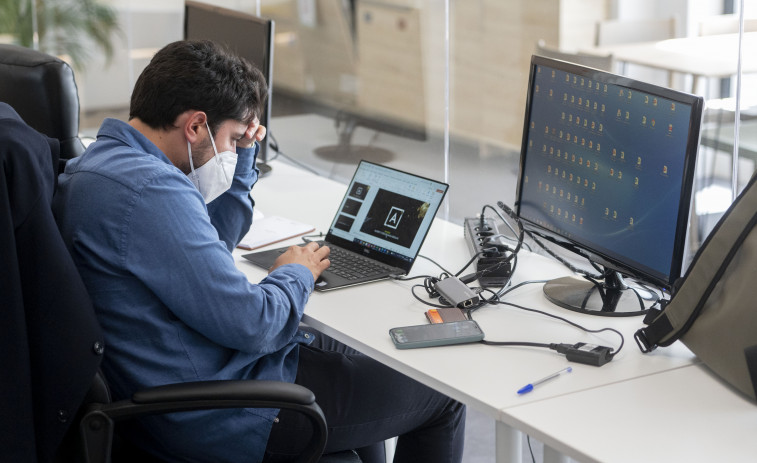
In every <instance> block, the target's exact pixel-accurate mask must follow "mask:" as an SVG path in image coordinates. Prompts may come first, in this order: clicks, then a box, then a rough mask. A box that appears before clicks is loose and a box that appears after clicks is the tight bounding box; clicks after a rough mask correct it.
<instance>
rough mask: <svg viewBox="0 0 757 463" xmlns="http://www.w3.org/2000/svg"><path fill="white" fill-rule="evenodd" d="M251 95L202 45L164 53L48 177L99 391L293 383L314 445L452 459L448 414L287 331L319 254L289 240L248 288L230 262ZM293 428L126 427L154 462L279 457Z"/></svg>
mask: <svg viewBox="0 0 757 463" xmlns="http://www.w3.org/2000/svg"><path fill="white" fill-rule="evenodd" d="M265 95H266V84H265V81H264V78H263V76H262V74H261V73H260V72H259V71H257V70H256V69H254V68H253V67H252V66H251V65H249V64H248V63H247V62H245V61H244V60H241V59H239V58H238V57H235V56H233V55H231V54H229V53H228V52H226V51H225V50H223V49H220V48H219V47H217V46H216V45H214V44H213V43H212V42H207V41H200V42H176V43H173V44H170V45H168V46H166V47H165V48H163V49H162V50H161V51H159V52H158V53H157V54H156V55H155V57H154V58H153V59H152V61H151V62H150V64H149V65H148V66H147V68H145V70H144V72H143V73H142V75H141V76H140V77H139V79H138V80H137V83H136V85H135V88H134V93H133V95H132V100H131V108H130V116H129V122H128V123H124V122H120V121H117V120H113V119H107V120H106V121H104V123H103V125H102V127H101V129H100V131H99V133H98V137H97V141H96V142H94V143H93V144H92V145H91V146H90V147H89V148H88V150H87V151H86V152H85V153H84V154H83V155H82V156H81V157H80V158H77V159H74V160H72V161H69V162H68V164H67V166H66V171H65V173H64V174H63V175H61V177H60V187H59V192H58V195H57V198H56V203H55V206H54V207H55V211H56V217H57V219H58V221H59V225H60V228H61V230H62V233H63V236H64V238H65V240H66V242H67V245H68V247H69V249H70V251H71V253H72V255H73V256H74V260H75V262H76V264H77V267H78V269H79V271H80V272H81V275H82V277H83V279H84V282H85V284H86V285H87V289H88V291H89V293H90V295H91V296H92V299H93V302H94V304H95V306H96V310H97V312H98V318H99V320H100V322H101V324H102V326H103V329H104V331H105V334H106V345H107V347H106V354H105V360H104V367H103V368H104V371H105V375H106V377H107V378H108V380H109V382H110V384H111V386H112V389H113V395H114V397H115V398H116V399H120V398H123V397H128V396H130V395H131V394H132V393H133V392H134V391H135V390H138V389H140V388H144V387H149V386H156V385H160V384H166V383H175V382H183V381H198V380H218V379H251V380H255V379H258V380H279V381H289V382H296V383H298V384H302V385H304V386H305V387H308V388H310V389H311V390H313V391H314V393H315V394H316V397H317V400H318V403H319V405H320V406H321V408H322V409H323V410H324V414H325V415H326V419H327V421H328V425H329V429H328V431H329V441H328V443H327V449H326V450H327V451H336V450H342V449H349V448H361V447H365V446H370V445H371V444H374V443H376V442H379V441H382V440H384V439H386V438H389V437H391V436H394V435H399V436H400V439H399V441H398V446H397V452H396V459H395V461H408V462H409V461H413V462H418V461H434V462H444V461H460V459H461V454H462V441H463V434H464V422H463V415H464V407H463V406H462V405H460V404H459V403H457V402H455V401H453V400H451V399H449V398H447V397H445V396H443V395H441V394H439V393H437V392H435V391H433V390H430V389H428V388H426V387H424V386H422V385H420V384H419V383H417V382H415V381H412V380H410V379H409V378H407V377H405V376H403V375H401V374H399V373H396V372H394V371H392V370H390V369H388V368H386V367H384V366H383V365H381V364H378V363H377V362H375V361H373V360H371V359H370V358H367V357H365V356H363V355H360V354H359V353H358V352H356V351H354V350H351V349H349V348H347V347H346V346H343V345H341V344H338V343H336V342H335V341H333V340H331V339H329V338H327V337H325V336H323V335H321V334H320V333H317V332H305V331H301V330H300V328H299V322H300V318H301V316H302V312H303V309H304V305H305V302H306V301H307V299H308V296H309V294H310V293H311V291H312V290H313V284H314V281H315V280H316V279H317V278H318V276H319V275H320V273H321V272H322V271H323V270H324V269H325V268H327V267H328V265H329V261H328V254H329V250H328V248H326V247H321V248H319V247H318V245H317V244H315V243H311V244H309V245H307V246H304V247H292V248H291V249H290V250H289V251H288V252H286V253H284V254H283V255H282V256H281V257H280V258H279V260H277V261H276V263H275V264H274V266H273V268H272V271H271V272H270V274H269V275H268V276H267V277H266V278H264V279H263V280H262V281H261V282H260V283H259V284H257V285H255V284H251V283H249V282H248V281H247V279H246V277H245V275H244V274H242V273H241V272H239V271H238V270H237V269H236V267H235V265H234V261H233V258H232V255H231V250H232V249H233V248H234V246H235V245H236V244H237V242H238V241H239V240H240V239H241V238H242V237H243V236H244V234H245V233H246V232H247V230H248V228H249V226H250V223H251V218H252V208H253V205H254V202H253V201H252V200H251V198H250V189H251V188H252V186H253V185H254V183H255V182H256V180H257V170H256V168H255V156H256V154H257V149H258V145H257V144H256V143H255V141H256V140H257V141H259V140H261V139H262V138H263V136H264V135H265V128H263V127H260V126H259V124H258V116H259V115H260V112H261V111H262V107H263V101H264V100H265ZM206 203H207V204H206ZM305 427H306V425H305V424H303V421H302V420H301V418H300V417H297V416H292V415H291V414H288V413H284V412H281V413H277V410H273V411H271V410H251V409H246V410H209V411H201V412H189V413H179V414H172V415H167V416H155V417H151V418H148V419H144V420H141V421H140V423H139V425H138V426H135V427H134V429H130V431H129V432H130V434H132V437H133V440H134V441H135V442H137V443H140V444H141V445H144V446H145V447H146V449H147V450H148V451H150V452H151V453H154V454H157V455H158V456H160V457H162V458H165V459H167V460H170V461H212V462H221V461H229V462H240V461H261V460H262V459H263V458H265V459H266V460H267V461H268V460H270V461H280V460H281V459H285V458H286V457H287V454H288V453H289V452H291V451H293V450H295V451H296V450H297V449H298V448H299V447H300V446H301V444H302V442H300V441H301V440H302V439H305V438H306V437H307V432H306V431H303V429H304V428H305Z"/></svg>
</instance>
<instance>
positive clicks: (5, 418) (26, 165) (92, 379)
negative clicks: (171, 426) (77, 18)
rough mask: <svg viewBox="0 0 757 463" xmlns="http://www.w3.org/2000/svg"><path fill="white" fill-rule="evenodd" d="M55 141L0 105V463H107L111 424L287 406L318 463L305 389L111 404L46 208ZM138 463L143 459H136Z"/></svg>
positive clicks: (98, 338)
mask: <svg viewBox="0 0 757 463" xmlns="http://www.w3.org/2000/svg"><path fill="white" fill-rule="evenodd" d="M58 150H59V144H58V142H57V140H54V139H48V138H47V137H44V136H43V135H41V134H39V133H38V132H36V131H35V130H33V129H32V128H31V127H29V126H28V125H26V124H25V123H24V122H23V121H22V120H21V118H20V117H19V116H18V114H17V113H16V112H15V111H14V110H13V108H11V107H10V106H8V105H6V104H4V103H0V175H2V178H3V182H1V183H2V186H1V187H0V216H2V217H3V220H0V250H1V251H2V252H0V259H2V262H0V294H2V298H0V299H1V300H2V302H1V303H2V306H1V307H2V316H3V323H0V350H2V352H3V358H4V365H6V366H7V368H8V369H7V370H6V371H4V376H5V378H6V379H5V380H3V381H2V382H0V401H2V402H1V404H2V405H1V406H0V409H2V410H3V413H2V414H0V435H2V445H0V461H54V462H66V463H69V462H79V461H86V462H110V461H111V455H112V454H113V452H122V451H125V450H124V449H122V448H119V449H114V447H113V445H114V427H115V423H116V422H119V421H123V420H126V419H130V418H137V417H140V416H144V415H148V414H155V413H173V412H180V411H188V410H198V409H211V408H237V407H244V408H247V407H251V408H285V409H292V410H296V411H298V412H300V413H303V414H304V415H306V416H307V417H308V418H309V420H310V421H311V423H312V424H313V435H312V438H311V441H310V443H309V445H308V447H307V448H306V449H305V451H304V452H303V453H302V455H301V456H300V458H299V459H298V461H303V462H316V461H322V462H325V461H331V462H336V461H339V462H347V461H360V460H359V459H358V460H355V458H357V457H356V454H355V453H354V452H343V453H340V454H337V455H332V456H330V457H329V458H333V459H331V460H319V458H320V457H321V453H322V451H323V448H324V446H325V443H326V437H327V431H326V422H325V419H324V417H323V414H322V412H321V410H320V408H319V407H318V404H317V403H316V402H315V397H314V395H313V394H312V392H311V391H309V390H308V389H306V388H304V387H301V386H298V385H295V384H289V383H280V382H270V381H210V382H196V383H183V384H175V385H167V386H160V387H155V388H150V389H146V390H142V391H138V392H137V393H135V394H134V395H133V396H132V398H131V399H128V400H121V401H118V402H111V401H110V395H109V391H108V388H107V385H106V383H105V381H104V379H103V377H102V375H101V374H100V373H99V371H98V367H99V364H100V361H101V359H102V356H103V354H104V352H105V350H106V349H105V346H104V343H103V339H102V333H101V331H100V327H99V325H98V323H97V320H96V319H95V313H94V309H93V307H92V304H91V301H90V299H89V297H88V295H87V292H86V289H85V287H84V284H83V283H82V281H81V278H80V277H79V275H78V272H77V271H76V268H75V266H74V264H73V261H72V259H71V256H70V255H69V254H68V250H67V249H66V247H65V244H64V242H63V240H62V238H61V236H60V234H59V231H58V228H57V225H56V223H55V220H54V218H53V214H52V210H51V208H50V205H51V202H52V198H53V194H54V189H55V178H56V175H57V172H56V167H55V166H56V165H57V161H58V154H59V151H58ZM140 461H144V460H140Z"/></svg>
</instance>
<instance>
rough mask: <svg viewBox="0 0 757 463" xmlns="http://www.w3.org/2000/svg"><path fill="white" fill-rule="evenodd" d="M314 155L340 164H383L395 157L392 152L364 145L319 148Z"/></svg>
mask: <svg viewBox="0 0 757 463" xmlns="http://www.w3.org/2000/svg"><path fill="white" fill-rule="evenodd" d="M315 155H316V156H318V157H319V158H322V159H325V160H327V161H331V162H336V163H341V164H357V163H359V162H360V161H361V160H366V161H370V162H373V163H375V164H384V163H386V162H389V161H391V160H392V159H394V158H395V157H396V155H395V154H394V152H393V151H389V150H387V149H384V148H379V147H376V146H364V145H346V146H345V145H330V146H321V147H319V148H316V149H315Z"/></svg>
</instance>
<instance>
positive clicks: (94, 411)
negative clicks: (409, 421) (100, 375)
mask: <svg viewBox="0 0 757 463" xmlns="http://www.w3.org/2000/svg"><path fill="white" fill-rule="evenodd" d="M222 408H279V409H288V410H294V411H296V412H298V413H302V414H304V415H305V416H306V417H307V418H308V419H309V420H310V422H311V424H312V425H313V436H312V438H311V440H310V442H309V443H308V446H307V448H306V449H305V451H304V452H303V453H302V455H301V459H300V460H299V461H303V462H316V461H317V460H318V459H319V458H320V455H321V453H322V452H323V448H324V447H325V446H326V438H327V436H328V432H327V430H326V419H325V418H324V416H323V412H322V411H321V408H320V407H319V406H318V404H317V403H316V402H315V395H314V394H313V393H312V391H310V390H309V389H307V388H305V387H303V386H299V385H297V384H291V383H285V382H279V381H253V380H249V381H198V382H190V383H177V384H170V385H165V386H156V387H153V388H149V389H143V390H141V391H137V392H136V393H134V395H133V396H132V398H131V399H126V400H120V401H118V402H113V403H110V404H90V406H89V408H88V410H87V412H86V414H85V415H84V417H83V418H82V420H81V422H80V428H81V434H82V436H83V440H84V448H85V453H86V454H87V455H88V456H90V458H93V459H91V460H88V461H92V462H103V463H107V462H109V461H110V452H111V445H112V440H113V428H114V423H115V422H116V421H121V420H126V419H130V418H137V417H141V416H147V415H154V414H162V413H176V412H184V411H191V410H208V409H222Z"/></svg>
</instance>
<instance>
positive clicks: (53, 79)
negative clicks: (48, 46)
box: [0, 44, 84, 170]
mask: <svg viewBox="0 0 757 463" xmlns="http://www.w3.org/2000/svg"><path fill="white" fill-rule="evenodd" d="M0 101H2V102H5V103H8V104H9V105H11V106H12V107H13V108H14V109H15V110H16V111H17V112H18V114H19V115H20V116H21V118H22V119H23V120H24V121H25V122H26V123H27V124H29V125H30V126H31V127H32V128H34V129H36V130H37V131H38V132H41V133H43V134H45V135H47V136H48V137H51V138H55V139H57V140H58V141H59V142H60V160H61V161H62V162H61V164H65V161H66V160H67V159H71V158H73V157H76V156H79V155H80V154H81V153H83V152H84V144H83V143H82V141H81V139H80V138H79V93H78V90H77V87H76V81H75V80H74V72H73V70H72V69H71V67H70V66H69V65H68V64H66V63H65V62H64V61H62V60H60V59H58V58H56V57H54V56H50V55H48V54H46V53H42V52H39V51H35V50H32V49H29V48H25V47H20V46H17V45H6V44H0ZM60 170H62V165H61V166H60Z"/></svg>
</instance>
